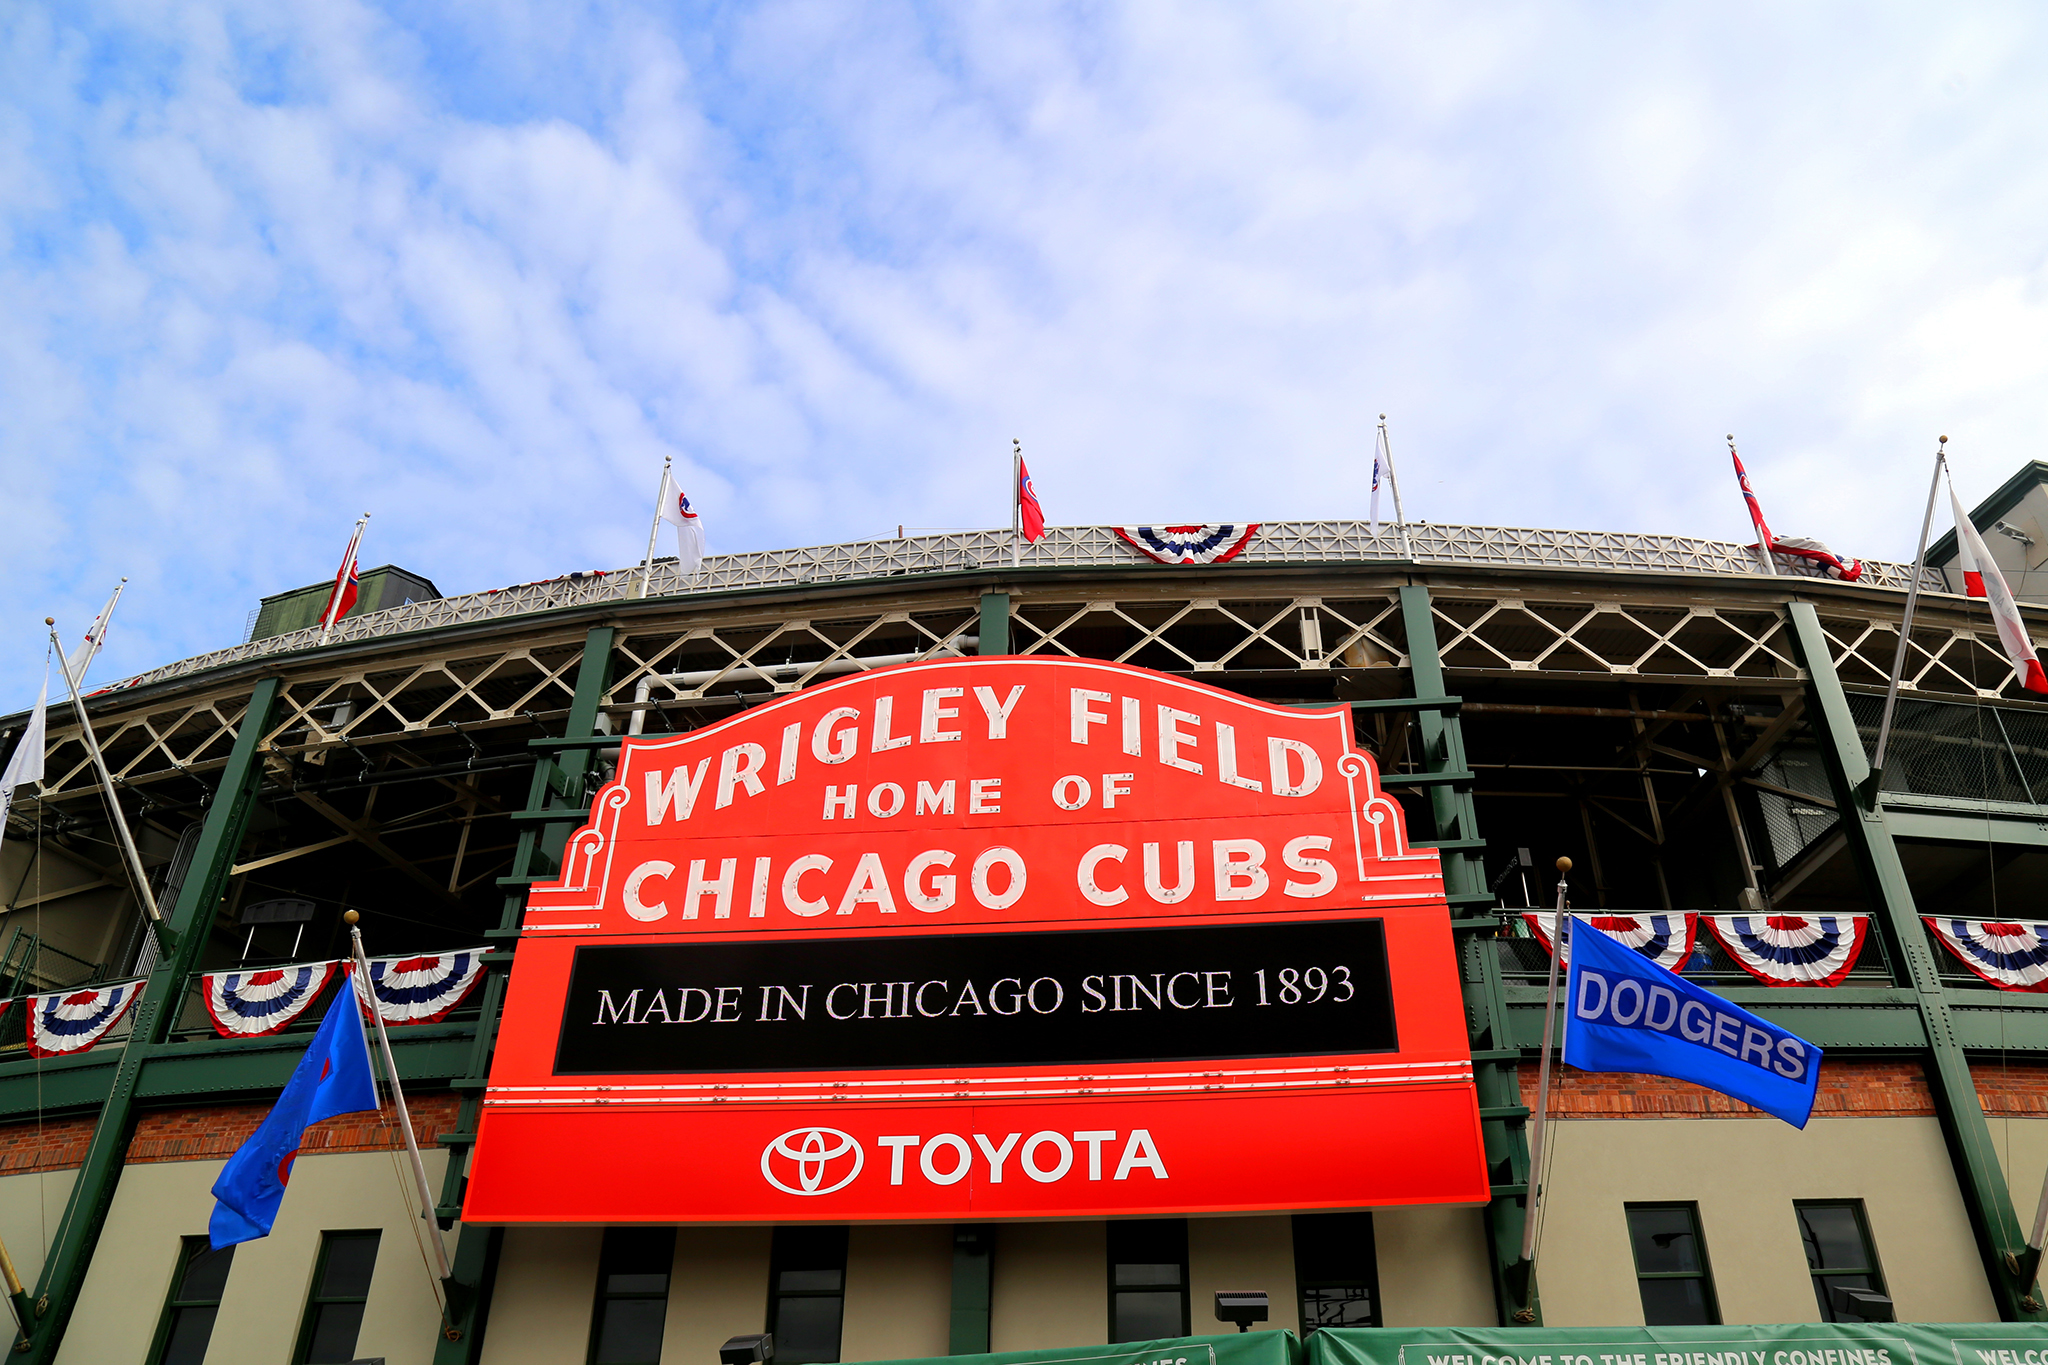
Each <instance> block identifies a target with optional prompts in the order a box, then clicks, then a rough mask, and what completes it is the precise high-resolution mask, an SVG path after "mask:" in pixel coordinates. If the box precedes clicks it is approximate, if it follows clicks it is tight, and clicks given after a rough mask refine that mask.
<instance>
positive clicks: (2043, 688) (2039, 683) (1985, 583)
mask: <svg viewBox="0 0 2048 1365" xmlns="http://www.w3.org/2000/svg"><path fill="white" fill-rule="evenodd" d="M1948 501H1949V506H1951V507H1953V508H1954V509H1955V514H1956V558H1957V559H1959V560H1960V561H1962V562H1961V564H1960V565H1959V566H1958V567H1960V568H1961V569H1962V571H1963V591H1964V592H1965V593H1967V594H1968V595H1969V596H1971V597H1981V598H1983V599H1984V600H1985V601H1987V602H1989V603H1990V604H1991V621H1992V624H1994V625H1996V626H1997V627H1998V640H1999V643H2000V644H2003V645H2004V646H2005V657H2006V658H2008V659H2011V660H2012V670H2013V673H2014V674H2015V675H2017V676H2018V678H2019V681H2020V685H2021V686H2022V687H2024V688H2026V689H2027V690H2028V691H2029V692H2048V674H2043V673H2042V671H2041V656H2040V655H2038V654H2036V653H2034V642H2033V640H2032V639H2030V638H2029V637H2028V635H2027V626H2026V623H2025V622H2024V621H2022V620H2021V619H2020V609H2019V605H2018V604H2017V603H2015V602H2014V601H2013V600H2012V590H2011V589H2010V588H2008V587H2006V586H2005V575H2004V574H2002V573H2000V572H1999V571H1998V566H1997V565H1996V564H1994V563H1992V562H1991V551H1990V550H1989V549H1988V548H1986V546H1985V544H1984V537H1982V536H1980V535H1978V534H1977V526H1976V523H1975V522H1973V521H1971V520H1970V516H1969V514H1968V513H1967V512H1965V511H1963V504H1962V503H1961V502H1959V501H1958V500H1957V499H1956V490H1955V485H1953V484H1951V485H1949V490H1948Z"/></svg>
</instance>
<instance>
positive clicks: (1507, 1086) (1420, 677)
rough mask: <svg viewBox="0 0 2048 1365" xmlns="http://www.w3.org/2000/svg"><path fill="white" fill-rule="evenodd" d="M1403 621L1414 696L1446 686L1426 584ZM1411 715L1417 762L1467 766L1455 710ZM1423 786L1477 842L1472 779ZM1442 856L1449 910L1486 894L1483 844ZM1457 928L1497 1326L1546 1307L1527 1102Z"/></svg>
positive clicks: (1511, 1050)
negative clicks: (1531, 1196) (1532, 1234)
mask: <svg viewBox="0 0 2048 1365" xmlns="http://www.w3.org/2000/svg"><path fill="white" fill-rule="evenodd" d="M1401 621H1402V625H1403V626H1404V628H1405V630H1406V634H1407V643H1408V667H1409V674H1410V676H1411V679H1412V681H1413V685H1414V694H1415V697H1416V699H1417V700H1418V701H1425V700H1432V699H1435V698H1440V697H1447V696H1449V695H1450V693H1449V692H1447V691H1446V690H1445V688H1444V670H1443V661H1442V659H1441V658H1440V657H1439V656H1438V654H1437V647H1436V620H1435V617H1434V615H1433V614H1432V612H1431V610H1430V605H1429V589H1428V588H1424V587H1406V588H1402V589H1401ZM1415 719H1416V724H1417V726H1418V729H1419V731H1420V735H1421V739H1422V753H1423V762H1424V764H1425V766H1426V767H1427V768H1428V770H1429V771H1431V772H1467V771H1469V770H1470V765H1469V764H1468V762H1467V761H1466V756H1465V732H1464V728H1463V727H1462V726H1461V725H1460V724H1459V721H1458V718H1457V716H1456V715H1455V714H1448V715H1447V714H1445V713H1444V712H1441V711H1422V710H1418V711H1417V712H1416V713H1415ZM1427 790H1428V792H1429V801H1430V808H1431V810H1432V811H1433V812H1434V813H1435V815H1436V827H1437V835H1438V836H1439V837H1438V838H1437V839H1436V840H1435V841H1433V842H1437V843H1442V844H1450V845H1458V844H1477V842H1478V840H1479V819H1478V814H1477V808H1476V806H1475V805H1474V803H1473V800H1472V791H1471V788H1470V785H1469V784H1465V783H1460V784H1456V785H1455V786H1437V787H1430V788H1428V789H1427ZM1441 856H1442V858H1443V865H1444V894H1445V898H1446V899H1447V900H1448V901H1449V902H1450V905H1451V907H1452V908H1451V914H1452V917H1453V919H1456V918H1457V917H1458V907H1459V906H1462V905H1477V904H1490V903H1491V902H1492V899H1493V898H1492V897H1491V896H1490V895H1489V894H1488V893H1487V890H1486V864H1485V859H1484V849H1483V848H1480V847H1469V848H1460V847H1449V848H1446V849H1445V850H1444V852H1443V853H1442V855H1441ZM1458 938H1459V958H1460V966H1461V971H1462V974H1463V977H1464V981H1465V1014H1466V1018H1467V1019H1468V1020H1469V1021H1470V1024H1471V1038H1472V1048H1473V1052H1474V1054H1475V1055H1474V1058H1473V1067H1472V1071H1473V1078H1474V1080H1475V1082H1476V1085H1477V1089H1478V1092H1479V1107H1480V1111H1481V1114H1482V1116H1485V1115H1492V1117H1484V1120H1483V1122H1482V1123H1481V1125H1480V1131H1481V1133H1482V1134H1483V1136H1484V1138H1485V1142H1486V1164H1487V1169H1488V1170H1489V1171H1490V1172H1491V1177H1490V1178H1491V1180H1492V1183H1493V1188H1494V1196H1493V1199H1492V1200H1491V1201H1490V1202H1489V1203H1488V1204H1487V1206H1486V1212H1485V1223H1486V1238H1487V1248H1488V1252H1489V1255H1488V1257H1487V1260H1488V1262H1489V1264H1490V1265H1491V1266H1492V1269H1493V1292H1494V1303H1495V1307H1496V1308H1497V1309H1498V1311H1499V1313H1500V1320H1501V1324H1502V1325H1503V1326H1540V1325H1541V1324H1542V1322H1543V1308H1542V1305H1541V1303H1539V1302H1538V1297H1537V1293H1536V1284H1535V1278H1534V1275H1533V1273H1532V1272H1531V1268H1530V1267H1529V1266H1528V1265H1527V1264H1526V1263H1525V1262H1523V1261H1522V1259H1521V1256H1522V1219H1523V1215H1524V1212H1525V1209H1526V1207H1527V1191H1528V1182H1529V1142H1528V1134H1527V1132H1526V1131H1525V1128H1524V1119H1525V1118H1526V1115H1527V1110H1525V1109H1523V1107H1522V1096H1521V1087H1520V1085H1519V1083H1518V1081H1517V1079H1516V1074H1515V1062H1514V1060H1513V1059H1514V1058H1515V1057H1516V1056H1518V1055H1519V1054H1518V1052H1517V1049H1516V1047H1515V1040H1514V1036H1513V1033H1512V1030H1511V1029H1510V1027H1509V1024H1508V1009H1507V993H1506V991H1505V990H1504V989H1503V988H1502V986H1501V979H1500V958H1499V957H1498V956H1497V955H1496V954H1495V952H1494V950H1493V945H1492V943H1491V942H1489V941H1488V938H1487V937H1485V936H1482V935H1481V934H1478V933H1474V932H1472V931H1469V930H1467V931H1461V932H1460V933H1459V935H1458ZM1481 1054H1492V1055H1491V1056H1490V1057H1488V1056H1483V1055H1481ZM1517 1111H1519V1112H1517Z"/></svg>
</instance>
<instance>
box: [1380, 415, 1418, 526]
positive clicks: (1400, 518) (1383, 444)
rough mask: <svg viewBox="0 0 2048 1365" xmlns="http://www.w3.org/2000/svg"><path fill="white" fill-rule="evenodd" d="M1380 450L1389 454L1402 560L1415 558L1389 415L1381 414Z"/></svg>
mask: <svg viewBox="0 0 2048 1365" xmlns="http://www.w3.org/2000/svg"><path fill="white" fill-rule="evenodd" d="M1380 448H1381V449H1382V450H1384V451H1385V452H1386V454H1387V487H1388V488H1390V489H1392V490H1393V494H1394V533H1395V534H1396V535H1397V536H1398V537H1399V538H1400V541H1401V558H1403V559H1413V558H1415V550H1414V548H1413V547H1412V546H1410V545H1409V543H1408V517H1407V515H1406V514H1405V513H1403V512H1402V511H1401V480H1400V478H1399V477H1397V476H1396V475H1395V473H1394V443H1393V441H1392V440H1390V439H1388V436H1387V415H1386V414H1385V413H1384V412H1383V413H1381V414H1380Z"/></svg>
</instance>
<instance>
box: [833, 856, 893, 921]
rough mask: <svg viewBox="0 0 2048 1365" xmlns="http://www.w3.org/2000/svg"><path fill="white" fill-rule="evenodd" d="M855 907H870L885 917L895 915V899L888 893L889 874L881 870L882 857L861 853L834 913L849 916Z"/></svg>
mask: <svg viewBox="0 0 2048 1365" xmlns="http://www.w3.org/2000/svg"><path fill="white" fill-rule="evenodd" d="M856 905H872V906H875V907H877V908H879V909H880V910H881V912H882V913H883V914H885V915H893V914H895V913H896V897H895V896H894V895H892V894H891V893H890V891H889V874H888V873H886V872H884V871H883V870H882V855H881V854H879V853H863V854H861V855H860V861H859V862H858V863H855V864H854V868H853V879H852V880H851V881H849V882H847V883H846V893H845V894H844V895H842V896H841V897H840V898H839V909H838V911H837V912H836V913H838V914H841V915H850V914H852V913H853V908H854V907H855V906H856Z"/></svg>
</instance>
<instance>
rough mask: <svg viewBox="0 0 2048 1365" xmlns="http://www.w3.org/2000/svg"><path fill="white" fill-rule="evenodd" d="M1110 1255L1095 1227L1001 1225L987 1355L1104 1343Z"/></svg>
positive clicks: (1104, 1236) (1103, 1236)
mask: <svg viewBox="0 0 2048 1365" xmlns="http://www.w3.org/2000/svg"><path fill="white" fill-rule="evenodd" d="M1108 1255H1109V1240H1108V1234H1107V1233H1106V1232H1105V1231H1104V1225H1103V1224H1101V1223H1099V1222H1079V1223H1005V1224H1003V1225H1002V1226H1001V1227H1000V1228H998V1229H997V1230H996V1249H995V1283H994V1286H993V1297H994V1300H995V1301H994V1303H993V1305H992V1306H991V1309H990V1312H989V1349H990V1350H992V1351H1035V1350H1040V1349H1044V1348H1046V1347H1054V1346H1100V1345H1102V1344H1103V1343H1105V1342H1107V1341H1108V1340H1109V1262H1108V1259H1107V1258H1108Z"/></svg>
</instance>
